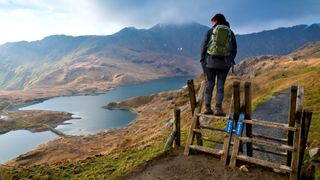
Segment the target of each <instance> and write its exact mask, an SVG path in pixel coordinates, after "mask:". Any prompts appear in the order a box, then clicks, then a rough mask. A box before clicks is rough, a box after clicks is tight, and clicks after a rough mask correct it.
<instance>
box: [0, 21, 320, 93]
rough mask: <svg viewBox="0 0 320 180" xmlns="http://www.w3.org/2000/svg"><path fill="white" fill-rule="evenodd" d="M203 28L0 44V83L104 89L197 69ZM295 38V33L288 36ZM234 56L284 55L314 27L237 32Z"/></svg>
mask: <svg viewBox="0 0 320 180" xmlns="http://www.w3.org/2000/svg"><path fill="white" fill-rule="evenodd" d="M208 29H209V27H207V26H203V25H200V24H197V23H188V24H183V25H174V24H158V25H155V26H154V27H152V28H150V29H136V28H133V27H129V28H124V29H122V30H121V31H119V32H117V33H115V34H113V35H109V36H78V37H73V36H65V35H53V36H49V37H46V38H44V39H42V40H39V41H32V42H26V41H22V42H15V43H6V44H4V45H1V46H0V88H1V89H6V90H21V89H48V88H52V87H55V88H64V89H68V90H74V91H81V92H83V91H89V90H105V89H108V88H110V87H113V86H118V85H121V84H127V83H137V82H142V81H147V80H151V79H156V78H160V77H165V76H183V75H194V74H197V73H199V72H200V66H199V62H198V60H199V57H200V55H199V53H200V43H201V40H202V39H203V36H204V33H205V32H206V31H207V30H208ZM292 37H295V38H292ZM236 38H237V41H238V56H237V59H236V61H238V62H239V61H241V60H242V59H244V58H247V57H251V56H254V55H259V54H273V55H284V54H288V53H290V52H291V51H293V50H295V49H297V48H299V47H300V46H302V45H303V44H305V43H306V42H310V41H316V40H320V26H319V24H313V25H310V26H308V25H299V26H294V27H287V28H278V29H275V30H269V31H262V32H258V33H252V34H246V35H237V36H236Z"/></svg>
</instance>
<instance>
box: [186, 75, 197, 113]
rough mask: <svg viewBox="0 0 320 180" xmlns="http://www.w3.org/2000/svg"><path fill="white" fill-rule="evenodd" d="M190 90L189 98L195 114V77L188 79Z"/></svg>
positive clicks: (192, 111)
mask: <svg viewBox="0 0 320 180" xmlns="http://www.w3.org/2000/svg"><path fill="white" fill-rule="evenodd" d="M187 84H188V91H189V100H190V107H191V113H192V115H193V113H194V110H195V108H196V104H197V101H196V93H195V90H194V84H193V79H190V80H188V82H187Z"/></svg>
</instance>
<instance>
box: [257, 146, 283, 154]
mask: <svg viewBox="0 0 320 180" xmlns="http://www.w3.org/2000/svg"><path fill="white" fill-rule="evenodd" d="M252 149H253V150H255V151H259V152H263V153H268V154H274V155H277V156H287V153H285V152H275V151H269V150H266V149H261V148H260V147H257V146H253V147H252Z"/></svg>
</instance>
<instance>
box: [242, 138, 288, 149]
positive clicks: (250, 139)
mask: <svg viewBox="0 0 320 180" xmlns="http://www.w3.org/2000/svg"><path fill="white" fill-rule="evenodd" d="M238 138H239V139H240V140H241V141H244V142H250V143H253V144H260V145H264V146H271V147H275V148H279V149H283V150H287V151H294V148H293V147H292V146H288V145H284V144H281V143H275V142H269V141H263V140H259V139H253V138H248V137H238Z"/></svg>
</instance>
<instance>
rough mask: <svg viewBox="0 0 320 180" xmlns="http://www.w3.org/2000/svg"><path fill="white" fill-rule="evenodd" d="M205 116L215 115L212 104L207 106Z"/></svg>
mask: <svg viewBox="0 0 320 180" xmlns="http://www.w3.org/2000/svg"><path fill="white" fill-rule="evenodd" d="M203 114H213V111H212V109H211V105H210V104H206V110H205V111H204V113H203Z"/></svg>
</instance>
